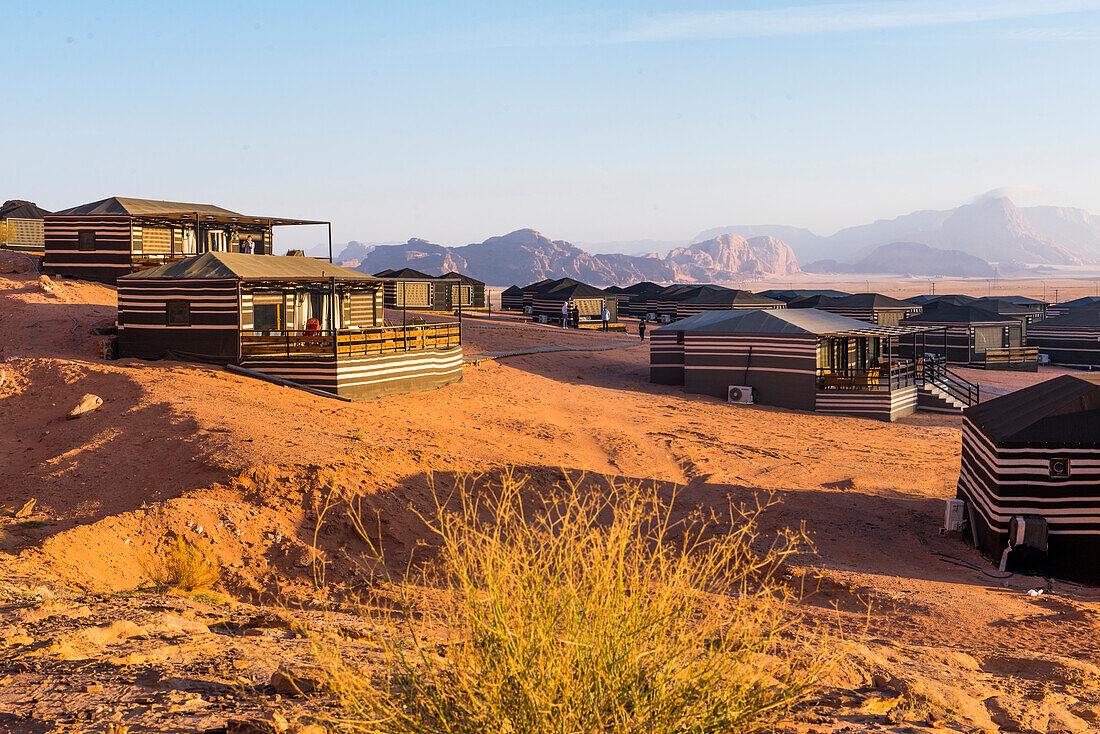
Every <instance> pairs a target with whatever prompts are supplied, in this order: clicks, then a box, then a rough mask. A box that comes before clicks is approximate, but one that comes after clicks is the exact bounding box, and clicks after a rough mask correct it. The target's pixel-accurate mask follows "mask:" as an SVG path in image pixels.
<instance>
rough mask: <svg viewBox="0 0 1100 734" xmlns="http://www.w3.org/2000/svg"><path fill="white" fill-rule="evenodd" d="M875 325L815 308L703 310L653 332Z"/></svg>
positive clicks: (843, 329)
mask: <svg viewBox="0 0 1100 734" xmlns="http://www.w3.org/2000/svg"><path fill="white" fill-rule="evenodd" d="M876 328H877V327H876V326H875V325H874V324H870V323H868V322H866V321H859V320H858V319H850V318H848V317H847V316H838V315H837V314H835V313H829V312H828V311H818V310H817V309H815V308H802V309H793V310H792V309H787V308H780V309H771V310H759V309H755V310H748V311H707V312H704V313H701V314H698V315H696V316H691V317H689V318H686V319H684V320H683V321H677V322H676V323H673V324H669V325H668V326H662V327H660V328H659V329H657V331H666V330H667V331H698V332H703V333H720V334H731V333H743V334H815V335H819V336H828V335H832V334H852V335H854V333H855V332H859V331H863V330H874V329H876Z"/></svg>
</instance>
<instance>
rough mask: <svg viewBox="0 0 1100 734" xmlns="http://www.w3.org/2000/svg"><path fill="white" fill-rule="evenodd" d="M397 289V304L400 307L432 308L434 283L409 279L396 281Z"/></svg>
mask: <svg viewBox="0 0 1100 734" xmlns="http://www.w3.org/2000/svg"><path fill="white" fill-rule="evenodd" d="M394 287H395V288H396V289H397V299H396V304H397V307H398V308H401V307H402V306H404V307H407V308H430V307H431V305H432V284H431V283H424V282H415V281H413V282H410V281H407V280H403V281H400V282H398V283H394Z"/></svg>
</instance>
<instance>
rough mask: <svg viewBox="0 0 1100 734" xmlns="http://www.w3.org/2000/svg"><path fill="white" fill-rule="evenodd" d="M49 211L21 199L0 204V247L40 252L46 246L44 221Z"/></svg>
mask: <svg viewBox="0 0 1100 734" xmlns="http://www.w3.org/2000/svg"><path fill="white" fill-rule="evenodd" d="M49 213H50V212H48V211H46V210H45V209H43V208H42V207H40V206H38V205H36V204H34V203H32V202H29V201H21V200H12V201H5V202H4V205H3V206H0V247H4V248H6V249H9V250H16V251H19V252H31V253H36V254H42V252H43V250H44V249H45V246H46V239H45V228H44V221H45V218H46V216H47V215H48V214H49Z"/></svg>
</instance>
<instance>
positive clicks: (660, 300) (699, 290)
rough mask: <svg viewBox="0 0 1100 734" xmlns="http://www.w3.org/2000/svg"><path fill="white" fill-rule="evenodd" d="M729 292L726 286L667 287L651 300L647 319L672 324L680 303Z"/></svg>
mask: <svg viewBox="0 0 1100 734" xmlns="http://www.w3.org/2000/svg"><path fill="white" fill-rule="evenodd" d="M728 290H730V289H729V288H726V287H725V286H720V285H711V284H709V283H704V284H690V283H688V284H685V283H674V284H672V285H670V286H666V287H665V288H664V289H662V290H661V292H660V293H657V294H656V295H654V296H652V297H651V298H650V299H649V301H648V303H647V309H646V318H647V319H648V320H653V321H659V322H660V323H662V324H670V323H672V322H673V321H675V320H676V307H677V305H678V304H679V303H680V302H682V301H686V300H688V299H691V298H699V297H700V296H708V295H712V294H714V293H721V292H723V291H728Z"/></svg>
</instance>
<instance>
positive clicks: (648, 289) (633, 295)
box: [619, 280, 666, 320]
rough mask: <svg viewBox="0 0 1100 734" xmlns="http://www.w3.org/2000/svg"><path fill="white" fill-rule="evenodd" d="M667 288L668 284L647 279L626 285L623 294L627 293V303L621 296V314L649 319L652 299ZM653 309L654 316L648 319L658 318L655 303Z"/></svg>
mask: <svg viewBox="0 0 1100 734" xmlns="http://www.w3.org/2000/svg"><path fill="white" fill-rule="evenodd" d="M665 288H666V286H663V285H658V284H657V283H651V282H649V281H647V280H646V281H642V282H641V283H635V284H633V285H628V286H626V287H625V288H623V294H625V295H626V301H625V303H624V301H623V299H622V298H621V297H620V298H619V315H620V316H629V317H631V318H635V319H647V315H648V313H649V310H650V305H651V301H653V299H655V298H656V297H657V295H658V294H660V293H661V291H663V290H664V289H665ZM653 310H654V315H653V317H650V318H649V319H647V320H653V319H655V318H656V305H655V304H654V305H653Z"/></svg>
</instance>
